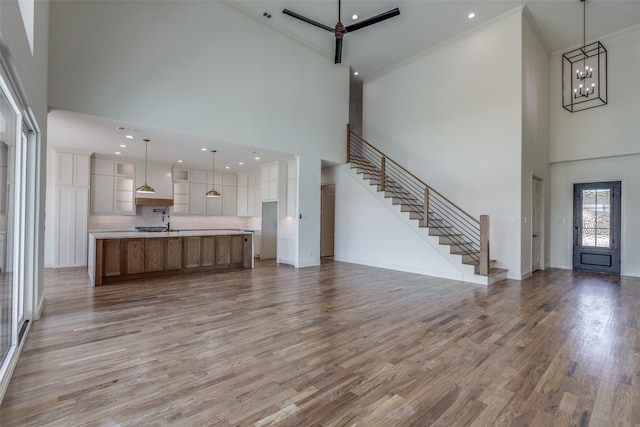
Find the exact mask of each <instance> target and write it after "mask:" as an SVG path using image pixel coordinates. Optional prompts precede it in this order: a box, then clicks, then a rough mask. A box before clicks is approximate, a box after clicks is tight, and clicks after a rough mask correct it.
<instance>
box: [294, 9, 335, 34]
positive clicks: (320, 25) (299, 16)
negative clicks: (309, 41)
mask: <svg viewBox="0 0 640 427" xmlns="http://www.w3.org/2000/svg"><path fill="white" fill-rule="evenodd" d="M282 13H284V14H285V15H289V16H291V17H294V18H296V19H299V20H301V21H304V22H306V23H307V24H311V25H315V26H316V27H318V28H322V29H323V30H327V31H331V32H332V33H333V32H334V30H333V28H331V27H329V26H327V25H324V24H321V23H319V22H317V21H314V20H313V19H309V18H307V17H306V16H302V15H300V14H299V13H295V12H293V11H291V10H289V9H283V10H282Z"/></svg>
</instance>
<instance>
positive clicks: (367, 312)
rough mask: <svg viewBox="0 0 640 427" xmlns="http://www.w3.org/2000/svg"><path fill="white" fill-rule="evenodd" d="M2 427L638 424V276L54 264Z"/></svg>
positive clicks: (335, 266) (0, 418) (338, 266)
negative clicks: (134, 271)
mask: <svg viewBox="0 0 640 427" xmlns="http://www.w3.org/2000/svg"><path fill="white" fill-rule="evenodd" d="M46 277H47V283H46V305H45V311H44V314H43V317H42V319H41V320H39V321H37V322H35V323H34V325H33V327H32V328H31V331H30V333H29V335H28V337H27V341H26V344H25V347H24V351H23V353H22V356H21V358H20V360H19V363H18V366H17V369H16V371H15V374H14V377H13V379H12V381H11V383H10V385H9V389H8V392H7V394H6V396H5V398H4V401H3V403H2V405H1V406H0V425H2V426H3V427H9V426H45V425H53V426H65V427H66V426H162V425H184V426H196V425H206V426H209V425H211V426H253V425H255V426H267V425H276V424H277V425H285V426H352V425H357V426H429V425H434V426H455V425H475V426H496V425H521V426H547V425H560V426H587V425H590V426H611V425H620V426H638V425H640V356H639V353H640V336H639V335H640V334H639V319H640V279H638V278H628V277H617V276H604V275H595V274H587V273H580V272H572V271H567V270H557V269H551V270H547V271H544V272H539V273H536V274H535V275H534V276H533V277H532V278H531V279H528V280H524V281H522V282H518V281H511V280H507V281H505V282H502V283H498V284H496V285H492V286H489V287H483V286H478V285H472V284H468V283H461V282H456V281H450V280H443V279H436V278H431V277H425V276H420V275H414V274H408V273H400V272H393V271H388V270H382V269H376V268H371V267H365V266H358V265H352V264H345V263H339V262H327V263H324V264H323V265H322V266H320V267H311V268H305V269H300V270H296V269H293V268H291V267H287V266H276V265H275V264H273V263H258V265H257V267H256V269H255V270H239V271H230V272H220V273H213V274H208V273H207V274H197V275H193V276H179V277H174V278H170V277H165V278H159V279H153V280H147V281H144V282H138V283H126V284H116V285H109V286H103V287H100V288H91V287H90V286H89V283H88V278H87V275H86V272H85V271H84V270H82V269H66V270H57V271H53V270H51V271H47V272H46Z"/></svg>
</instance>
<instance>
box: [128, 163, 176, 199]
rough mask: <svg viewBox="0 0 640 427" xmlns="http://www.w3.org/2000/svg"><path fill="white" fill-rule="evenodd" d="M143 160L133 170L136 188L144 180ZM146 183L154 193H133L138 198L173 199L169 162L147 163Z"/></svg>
mask: <svg viewBox="0 0 640 427" xmlns="http://www.w3.org/2000/svg"><path fill="white" fill-rule="evenodd" d="M144 175H145V170H144V162H140V163H139V164H138V165H137V167H136V170H135V177H136V182H135V186H134V188H137V187H139V186H141V185H142V184H144V182H145V178H144ZM146 181H147V184H148V185H149V186H150V187H152V188H153V189H154V190H155V193H135V194H134V197H136V198H139V199H173V179H172V170H171V164H170V163H155V162H154V163H147V180H146Z"/></svg>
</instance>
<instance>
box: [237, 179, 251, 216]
mask: <svg viewBox="0 0 640 427" xmlns="http://www.w3.org/2000/svg"><path fill="white" fill-rule="evenodd" d="M248 184H249V175H247V174H244V173H239V174H238V187H237V196H236V197H237V200H236V202H237V203H236V205H237V215H238V216H247V215H249V207H248V206H247V201H248V198H249V185H248Z"/></svg>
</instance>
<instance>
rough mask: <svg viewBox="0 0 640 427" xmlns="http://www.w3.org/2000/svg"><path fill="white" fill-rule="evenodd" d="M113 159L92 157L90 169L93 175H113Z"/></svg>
mask: <svg viewBox="0 0 640 427" xmlns="http://www.w3.org/2000/svg"><path fill="white" fill-rule="evenodd" d="M114 163H115V161H114V160H112V159H104V158H102V157H94V158H93V160H92V171H91V173H92V174H94V175H111V176H113V171H114Z"/></svg>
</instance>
